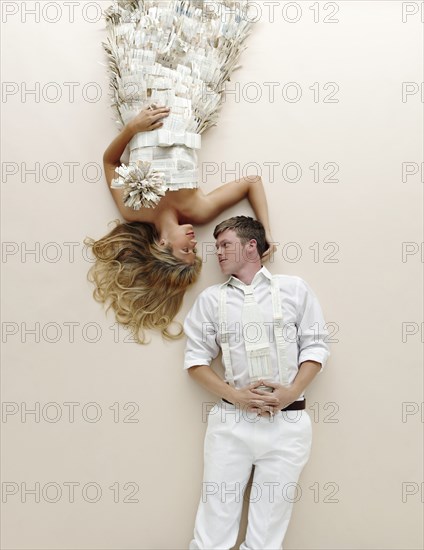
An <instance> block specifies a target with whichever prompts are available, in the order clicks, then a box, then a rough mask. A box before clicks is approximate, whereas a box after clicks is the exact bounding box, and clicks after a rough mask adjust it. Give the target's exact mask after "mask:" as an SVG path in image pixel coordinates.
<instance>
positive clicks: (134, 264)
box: [84, 220, 202, 344]
mask: <svg viewBox="0 0 424 550" xmlns="http://www.w3.org/2000/svg"><path fill="white" fill-rule="evenodd" d="M114 221H115V223H116V226H115V227H114V228H113V229H112V231H110V232H109V233H108V234H107V235H106V236H104V237H103V238H101V239H99V240H98V241H95V240H93V239H91V238H90V237H87V238H86V239H85V240H84V244H85V245H87V246H88V247H89V248H91V250H92V252H93V255H94V257H95V262H94V264H93V266H92V267H91V268H90V270H89V272H88V274H87V279H88V280H89V281H90V282H92V283H94V285H95V287H96V288H95V289H94V291H93V297H94V299H95V300H96V301H97V302H101V303H107V302H109V305H108V306H107V308H106V311H108V310H109V309H110V308H111V307H112V308H113V309H114V311H115V315H116V320H117V321H118V322H119V323H121V324H122V325H124V326H126V327H128V328H129V329H130V330H131V331H132V333H133V336H134V338H135V340H136V341H137V342H138V343H140V344H146V343H148V342H147V341H146V334H145V329H157V330H160V331H161V333H162V335H163V336H164V337H165V338H166V339H168V340H176V339H178V338H180V337H181V336H182V334H183V328H182V326H181V323H178V322H176V324H177V325H178V326H179V331H178V332H176V333H172V332H170V331H169V325H170V324H171V323H172V322H173V319H174V317H175V315H176V314H177V313H178V311H179V309H180V307H181V303H182V301H183V298H184V293H185V291H186V289H187V287H188V286H189V285H191V284H192V283H194V282H195V281H196V279H197V278H198V276H199V274H200V270H201V267H202V260H201V259H200V258H199V257H198V256H196V258H195V261H194V263H193V264H192V265H190V264H187V263H185V262H183V261H182V260H179V259H178V258H176V257H175V256H174V255H173V254H172V247H170V246H169V247H161V246H159V244H158V241H159V235H158V232H157V231H156V228H155V226H154V225H152V224H149V223H144V222H130V223H122V222H121V221H120V220H114Z"/></svg>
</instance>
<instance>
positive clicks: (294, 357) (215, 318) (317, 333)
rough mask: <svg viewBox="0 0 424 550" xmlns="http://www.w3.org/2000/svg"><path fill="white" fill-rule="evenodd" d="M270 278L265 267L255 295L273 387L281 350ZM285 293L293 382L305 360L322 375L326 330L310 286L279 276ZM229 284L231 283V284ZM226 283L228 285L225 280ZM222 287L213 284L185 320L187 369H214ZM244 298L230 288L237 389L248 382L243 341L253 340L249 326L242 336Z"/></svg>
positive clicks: (286, 335) (229, 319)
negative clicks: (314, 364) (267, 346)
mask: <svg viewBox="0 0 424 550" xmlns="http://www.w3.org/2000/svg"><path fill="white" fill-rule="evenodd" d="M271 277H272V275H271V273H270V272H269V271H268V270H267V269H266V267H262V268H261V269H260V270H259V271H258V272H257V273H256V274H255V277H254V278H253V281H252V283H251V284H252V285H253V286H254V290H253V293H254V296H255V299H256V301H257V303H258V305H259V308H260V310H261V311H262V315H263V319H264V325H265V329H266V332H267V335H268V338H269V341H270V348H271V363H272V368H273V378H272V380H273V381H274V382H280V379H279V371H278V362H277V350H276V344H275V338H274V331H273V309H272V296H271ZM277 277H278V283H279V287H280V291H281V304H282V310H283V311H282V314H283V321H284V338H285V340H286V342H287V361H288V377H289V383H291V382H292V381H293V379H294V378H295V376H296V374H297V372H298V368H299V365H300V364H301V363H303V362H304V361H308V360H310V361H316V362H318V363H321V365H322V366H321V370H322V369H323V367H324V366H325V363H326V361H327V358H328V356H329V349H328V345H327V344H326V342H325V338H326V337H327V336H328V331H327V330H326V329H325V321H324V318H323V314H322V311H321V307H320V305H319V302H318V300H317V298H316V296H315V294H314V293H313V291H312V290H311V288H310V287H309V286H308V285H307V284H306V282H305V281H304V280H303V279H301V278H300V277H296V276H293V275H278V276H277ZM229 280H230V279H229ZM227 282H228V281H227ZM220 288H221V285H220V284H217V285H213V286H210V287H208V288H206V289H205V290H204V291H203V292H201V293H200V294H199V296H198V297H197V299H196V301H195V303H194V304H193V307H192V308H191V310H190V311H189V313H188V315H187V317H186V319H185V321H184V332H185V334H186V336H187V344H186V349H185V360H184V369H189V368H190V367H194V366H198V365H210V364H211V362H212V360H213V359H215V357H217V356H218V354H219V351H220V348H221V334H220V330H219V296H220ZM243 303H244V293H243V290H241V289H240V288H237V287H234V286H232V285H228V286H227V322H228V332H229V345H230V353H231V363H232V368H233V374H234V384H235V387H236V388H241V387H244V386H247V385H248V384H249V383H250V380H249V373H248V368H247V356H246V349H245V343H244V338H243V337H245V338H251V339H254V338H255V335H254V334H253V333H252V334H249V332H248V330H251V329H252V330H255V329H254V327H249V328H248V330H246V331H244V329H243V324H242V309H243Z"/></svg>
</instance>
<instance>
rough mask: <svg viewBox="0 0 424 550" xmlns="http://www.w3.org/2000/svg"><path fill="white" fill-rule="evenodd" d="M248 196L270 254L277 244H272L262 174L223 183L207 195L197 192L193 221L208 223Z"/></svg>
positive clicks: (194, 198)
mask: <svg viewBox="0 0 424 550" xmlns="http://www.w3.org/2000/svg"><path fill="white" fill-rule="evenodd" d="M244 198H247V199H248V201H249V202H250V205H251V207H252V208H253V211H254V213H255V216H256V218H257V219H258V220H259V221H260V222H261V223H262V225H263V226H264V228H265V233H266V237H267V242H268V243H269V244H270V249H271V250H269V251H267V254H266V255H269V254H270V253H271V252H272V250H274V249H275V246H272V242H273V239H272V236H271V230H270V224H269V214H268V203H267V200H266V195H265V190H264V185H263V182H262V178H261V177H260V176H247V177H244V178H241V179H238V180H234V181H231V182H229V183H226V184H225V185H221V186H220V187H218V188H217V189H214V190H213V191H211V192H210V193H208V194H207V195H204V194H203V193H201V192H200V193H199V194H196V195H195V197H193V203H192V204H190V210H191V212H190V213H189V215H191V219H192V221H193V223H199V224H203V223H208V222H209V221H211V220H213V219H214V218H216V217H217V216H218V215H219V214H220V213H221V212H223V211H224V210H226V209H227V208H229V207H230V206H233V205H234V204H237V203H238V202H240V201H241V200H243V199H244Z"/></svg>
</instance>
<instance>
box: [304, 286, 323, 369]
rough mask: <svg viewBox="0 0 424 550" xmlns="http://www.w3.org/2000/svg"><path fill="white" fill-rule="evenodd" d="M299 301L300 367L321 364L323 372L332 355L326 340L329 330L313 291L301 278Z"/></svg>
mask: <svg viewBox="0 0 424 550" xmlns="http://www.w3.org/2000/svg"><path fill="white" fill-rule="evenodd" d="M297 299H298V304H299V312H298V320H297V330H298V343H299V358H298V365H300V364H301V363H303V362H304V361H316V362H317V363H321V371H322V369H323V368H324V366H325V364H326V362H327V359H328V357H329V355H330V350H329V347H328V344H327V343H326V339H327V337H328V330H327V329H326V326H325V320H324V316H323V313H322V310H321V306H320V304H319V302H318V299H317V297H316V296H315V294H314V292H313V291H312V289H311V288H310V287H309V286H308V284H307V283H306V282H305V281H304V280H303V279H301V278H299V279H298V285H297Z"/></svg>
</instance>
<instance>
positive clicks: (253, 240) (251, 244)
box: [248, 239, 258, 249]
mask: <svg viewBox="0 0 424 550" xmlns="http://www.w3.org/2000/svg"><path fill="white" fill-rule="evenodd" d="M248 244H249V245H250V246H252V247H254V248H256V249H257V248H258V242H257V240H256V239H250V241H249V243H248Z"/></svg>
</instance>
